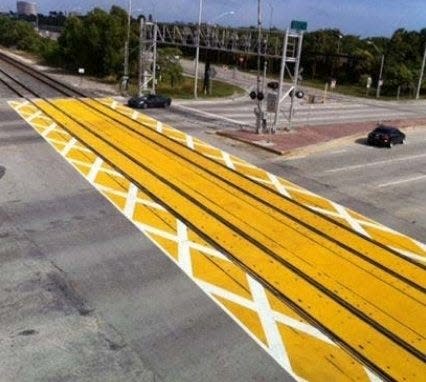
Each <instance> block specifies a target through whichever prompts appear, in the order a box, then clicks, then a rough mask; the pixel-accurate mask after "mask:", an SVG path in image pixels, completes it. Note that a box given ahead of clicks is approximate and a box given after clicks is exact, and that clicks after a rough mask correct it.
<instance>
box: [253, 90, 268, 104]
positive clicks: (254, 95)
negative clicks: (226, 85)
mask: <svg viewBox="0 0 426 382" xmlns="http://www.w3.org/2000/svg"><path fill="white" fill-rule="evenodd" d="M249 96H250V98H251V99H252V100H255V99H256V98H257V99H258V100H259V101H262V100H263V99H264V98H265V95H264V94H263V93H262V92H259V93H256V92H255V91H254V90H253V91H251V92H250V94H249Z"/></svg>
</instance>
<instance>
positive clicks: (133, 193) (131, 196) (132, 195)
mask: <svg viewBox="0 0 426 382" xmlns="http://www.w3.org/2000/svg"><path fill="white" fill-rule="evenodd" d="M137 196H138V188H137V187H136V186H135V185H134V184H133V183H130V186H129V190H128V192H127V198H126V205H125V206H124V211H123V213H124V216H126V217H127V218H128V219H130V220H132V219H133V214H134V212H135V206H136V198H137Z"/></svg>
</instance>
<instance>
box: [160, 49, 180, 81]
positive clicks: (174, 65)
mask: <svg viewBox="0 0 426 382" xmlns="http://www.w3.org/2000/svg"><path fill="white" fill-rule="evenodd" d="M181 56H182V52H181V51H180V50H179V49H177V48H162V49H158V60H157V63H158V65H159V67H160V73H161V78H162V80H163V79H164V80H165V81H169V82H170V86H171V87H172V88H174V87H175V86H176V85H178V84H180V83H181V82H182V80H183V68H182V65H181V64H180V63H179V58H180V57H181Z"/></svg>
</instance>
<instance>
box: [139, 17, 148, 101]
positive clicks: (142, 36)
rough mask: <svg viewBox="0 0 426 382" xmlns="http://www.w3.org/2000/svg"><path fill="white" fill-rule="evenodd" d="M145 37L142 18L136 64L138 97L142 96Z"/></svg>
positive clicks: (142, 19)
mask: <svg viewBox="0 0 426 382" xmlns="http://www.w3.org/2000/svg"><path fill="white" fill-rule="evenodd" d="M145 40H146V37H145V20H144V18H143V17H141V19H140V29H139V62H138V64H139V65H138V96H139V97H140V96H141V95H142V91H143V90H144V89H143V85H142V84H143V82H144V78H143V73H144V64H143V55H144V45H145V44H144V42H145Z"/></svg>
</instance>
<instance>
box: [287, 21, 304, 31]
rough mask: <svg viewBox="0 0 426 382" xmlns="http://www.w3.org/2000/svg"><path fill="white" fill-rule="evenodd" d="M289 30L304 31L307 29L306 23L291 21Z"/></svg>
mask: <svg viewBox="0 0 426 382" xmlns="http://www.w3.org/2000/svg"><path fill="white" fill-rule="evenodd" d="M290 28H291V29H293V30H296V31H305V30H306V29H307V28H308V23H307V22H306V21H299V20H291V25H290Z"/></svg>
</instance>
